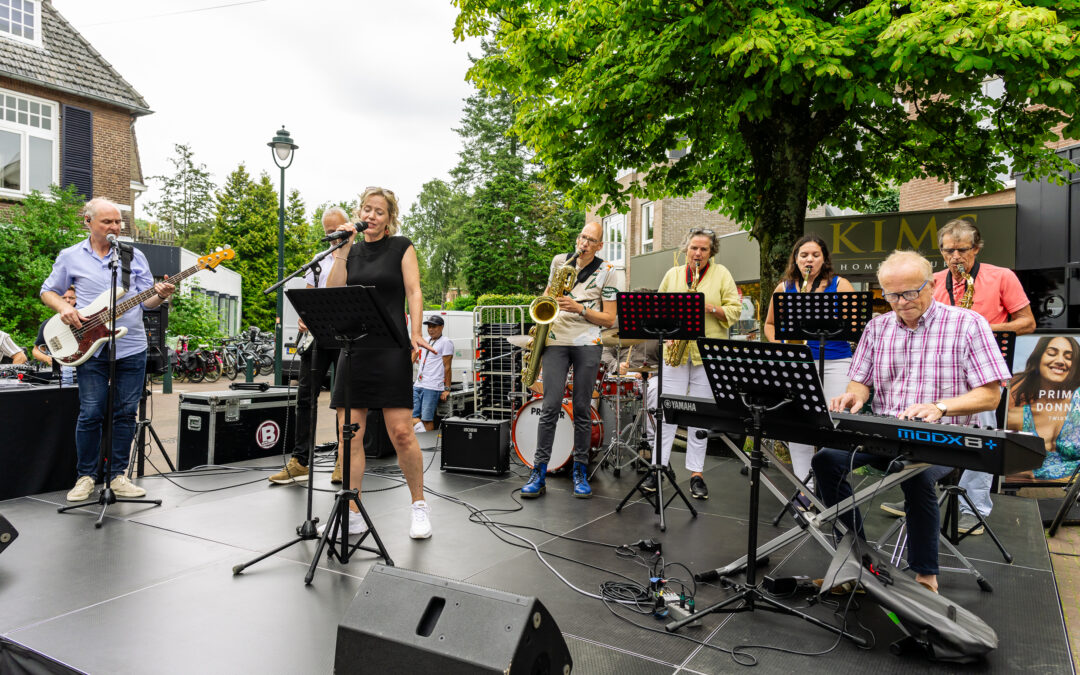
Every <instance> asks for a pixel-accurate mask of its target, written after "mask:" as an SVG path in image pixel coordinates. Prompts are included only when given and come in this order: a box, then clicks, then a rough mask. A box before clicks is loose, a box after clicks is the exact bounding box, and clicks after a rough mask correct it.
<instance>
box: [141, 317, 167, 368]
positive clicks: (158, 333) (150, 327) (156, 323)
mask: <svg viewBox="0 0 1080 675" xmlns="http://www.w3.org/2000/svg"><path fill="white" fill-rule="evenodd" d="M143 328H145V329H146V372H148V373H154V374H160V373H164V372H165V369H166V368H168V366H169V347H168V345H166V344H165V333H166V331H168V329H169V303H164V304H161V305H158V306H157V307H155V308H153V309H144V310H143Z"/></svg>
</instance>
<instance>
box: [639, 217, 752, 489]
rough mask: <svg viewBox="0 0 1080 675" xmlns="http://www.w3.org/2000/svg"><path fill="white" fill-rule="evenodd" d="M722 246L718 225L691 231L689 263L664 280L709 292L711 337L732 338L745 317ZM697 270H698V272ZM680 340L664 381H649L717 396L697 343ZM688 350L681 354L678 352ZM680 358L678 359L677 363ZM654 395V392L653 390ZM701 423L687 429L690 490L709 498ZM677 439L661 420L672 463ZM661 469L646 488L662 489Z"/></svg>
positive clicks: (664, 454)
mask: <svg viewBox="0 0 1080 675" xmlns="http://www.w3.org/2000/svg"><path fill="white" fill-rule="evenodd" d="M719 249H720V246H719V243H718V242H717V240H716V233H715V232H713V231H712V230H707V229H702V228H699V227H696V228H694V229H692V230H690V232H688V233H687V235H686V239H685V240H684V241H683V250H684V251H686V264H685V265H678V266H676V267H672V268H671V269H669V270H668V271H667V274H665V275H664V280H663V281H661V282H660V287H659V289H658V290H659V292H661V293H685V292H687V291H689V290H690V289H691V288H693V289H694V290H695V291H697V292H699V293H703V294H704V295H705V337H710V338H726V337H727V336H728V327H729V326H731V324H732V323H734V322H735V321H736V320H738V318H739V314H740V313H741V312H742V304H741V303H740V301H739V290H738V289H737V288H736V287H735V280H734V279H732V278H731V273H730V272H728V270H727V268H726V267H724V266H723V265H719V264H717V263H715V262H712V258H713V257H714V256H715V255H716V253H717V251H718V250H719ZM695 272H696V275H695ZM678 342H679V341H669V342H668V344H666V345H664V363H665V364H667V365H665V366H664V374H663V382H662V383H658V380H657V378H652V379H651V380H649V386H650V387H654V386H658V384H659V386H660V387H661V391H662V392H663V394H664V395H665V396H667V395H669V394H677V395H683V396H686V395H688V396H699V397H702V398H708V399H711V398H712V390H711V389H710V388H709V381H708V379H707V378H706V377H705V367H704V366H703V365H702V364H701V355H700V354H699V353H698V348H697V343H696V342H694V341H692V340H691V341H689V342H688V343H687V344H686V345H685V346H684V347H680V346H679V344H677V343H678ZM680 351H681V352H682V353H681V354H679V353H678V352H680ZM672 364H675V365H672ZM650 396H651V394H650ZM695 431H696V429H688V430H687V434H686V468H687V470H689V471H690V494H691V495H692V496H693V497H694V498H695V499H708V498H709V488H708V487H707V486H706V485H705V479H704V478H702V475H701V472H702V470H703V468H704V466H705V446H706V444H707V443H708V441H707V439H704V438H698V437H697V435H696V434H695V433H694V432H695ZM674 441H675V426H674V425H671V424H663V425H661V446H660V450H661V453H660V459H661V462H662V463H663V464H667V463H668V462H669V461H670V459H671V445H672V443H674ZM654 476H655V474H652V475H650V476H649V477H648V478H647V479H646V480H645V482H644V483H642V484H641V487H642V489H643V490H648V491H652V490H655V489H656V480H655V478H654Z"/></svg>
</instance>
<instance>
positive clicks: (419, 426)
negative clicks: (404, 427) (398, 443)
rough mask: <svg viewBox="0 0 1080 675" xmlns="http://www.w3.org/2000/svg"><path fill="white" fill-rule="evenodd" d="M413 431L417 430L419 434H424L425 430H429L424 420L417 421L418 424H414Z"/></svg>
mask: <svg viewBox="0 0 1080 675" xmlns="http://www.w3.org/2000/svg"><path fill="white" fill-rule="evenodd" d="M413 431H415V432H416V433H418V434H422V433H424V432H425V431H427V427H425V426H424V423H423V422H417V423H416V424H414V425H413Z"/></svg>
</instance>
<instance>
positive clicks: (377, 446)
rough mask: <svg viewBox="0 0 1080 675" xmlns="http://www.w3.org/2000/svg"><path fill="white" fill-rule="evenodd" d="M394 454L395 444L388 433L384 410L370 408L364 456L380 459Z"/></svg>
mask: <svg viewBox="0 0 1080 675" xmlns="http://www.w3.org/2000/svg"><path fill="white" fill-rule="evenodd" d="M392 454H394V444H393V443H391V442H390V434H388V433H387V432H386V421H385V420H383V413H382V409H380V408H368V413H367V424H366V425H365V426H364V456H365V457H372V458H374V459H378V458H380V457H387V456H388V455H392Z"/></svg>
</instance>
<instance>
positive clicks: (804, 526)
mask: <svg viewBox="0 0 1080 675" xmlns="http://www.w3.org/2000/svg"><path fill="white" fill-rule="evenodd" d="M719 438H720V439H721V440H722V441H723V442H724V443H726V444H727V445H728V446H729V447H730V449H731V450H732V454H734V455H735V456H736V457H738V458H739V459H741V460H742V461H743V462H744V463H747V464H749V462H750V458H749V457H747V456H746V453H744V452H742V450H741V449H739V448H736V447H735V445H734V444H733V443H732V442H731V441H730V440H729V439H728V438H727V436H726V435H724V434H720V435H719ZM775 466H776V467H777V468H779V469H781V473H784V474H785V476H786V477H788V478H789V480H793V479H794V478H795V475H794V474H792V473H791V471H790V470H789V469H788V468H787V467H785V466H783V463H782V462H776V463H775ZM930 466H931V465H929V464H908V465H906V467H905V468H904V469H902V470H900V471H897V472H896V473H891V474H888V475H886V476H884V477H883V478H881V479H880V480H877V481H874V483H873V484H872V485H871V486H869V487H865V488H862V489H860V490H857V491H856V492H855V494H854V498H853V499H850V498H849V499H845V500H844V501H843V502H841V503H839V504H836V505H834V506H829V507H826V506H825V505H824V504H823V503H821V501H820V500H818V498H817V497H816V496H812V495H807V496H808V497H810V499H811V502H812V503H813V504H814V506H816V507H817V508H818V511H819V513H817V514H816V515H815V514H812V513H808V512H800V514H799V516H798V517H797V518H796V519H795V521H796V525H795V526H794V527H792V528H791V529H789V530H787V531H786V532H784V533H783V534H781V535H779V536H777V537H774V538H773V539H771V540H769V541H767V542H765V543H764V544H762V545H761V546H759V547H758V548H757V554H758V558H759V559H760V558H762V557H764V556H767V555H769V554H770V553H772V552H773V551H776V550H779V549H781V548H783V547H785V546H787V545H788V544H792V543H794V542H797V541H798V540H799V539H801V538H802V537H805V536H810V537H811V538H812V539H813V540H814V541H816V542H817V543H818V545H819V546H821V548H822V549H823V550H824V551H825V552H826V553H828V554H829V555H830V556H831V555H833V554H835V553H836V546H835V545H834V544H833V541H832V536H831V534H826V532H825V531H824V530H825V528H826V527H827V526H835V527H836V528H837V529H838V530H840V532H841V533H844V532H846V531H847V528H846V527H845V526H844V524H843V523H841V522H839V521H838V520H837V519H838V518H839V517H840V516H841V515H843V514H845V513H847V512H848V511H851V510H852V509H854V508H855V507H856V506H860V505H862V504H864V503H866V502H868V501H870V500H871V499H873V498H874V497H876V496H878V495H880V494H881V493H882V492H884V491H886V490H888V489H889V488H891V487H893V486H894V485H899V484H900V483H902V482H903V481H905V480H907V479H908V478H911V477H912V476H915V475H917V474H919V473H922V472H923V471H925V470H926V469H928V468H930ZM761 484H762V485H763V486H764V487H766V488H768V489H769V491H770V492H772V493H773V494H774V495H776V498H777V499H779V500H781V501H787V494H786V493H784V492H783V491H782V490H781V489H780V488H778V487H777V486H776V485H775V484H774V483H773V481H772V479H771V478H769V477H768V476H765V475H762V476H761ZM746 558H747V556H745V555H744V556H741V557H739V558H737V559H736V560H734V561H732V562H730V563H728V564H727V565H726V566H724V567H720V568H717V569H715V570H712V571H709V572H701V573H699V574H695V575H694V579H696V580H697V581H716V580H718V579H719V578H720V577H726V576H730V575H732V574H735V573H736V572H738V571H739V570H741V569H742V568H743V567H745V566H746Z"/></svg>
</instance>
